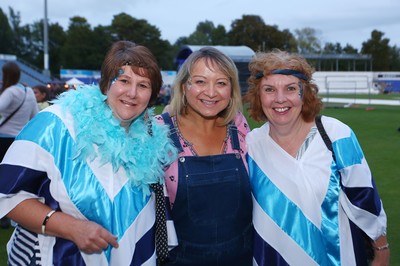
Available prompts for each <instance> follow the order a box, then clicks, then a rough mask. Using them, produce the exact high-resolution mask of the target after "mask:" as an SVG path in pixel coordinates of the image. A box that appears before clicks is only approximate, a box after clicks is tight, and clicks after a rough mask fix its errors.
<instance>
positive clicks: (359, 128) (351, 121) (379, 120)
mask: <svg viewBox="0 0 400 266" xmlns="http://www.w3.org/2000/svg"><path fill="white" fill-rule="evenodd" d="M385 97H389V96H385ZM393 97H400V95H394V96H390V97H389V98H385V99H393ZM374 98H375V97H374ZM369 107H371V106H369ZM159 110H161V109H160V108H157V111H159ZM322 114H324V115H328V116H332V117H335V118H338V119H339V120H341V121H343V122H344V123H346V124H348V125H349V126H350V127H351V128H352V129H353V131H354V132H355V134H356V135H357V137H358V140H359V142H360V143H361V146H362V148H363V151H364V154H365V156H366V158H367V161H368V163H369V165H370V167H371V170H372V173H373V174H374V177H375V182H376V185H377V187H378V191H379V194H380V196H381V198H382V201H383V204H384V208H385V211H386V214H387V216H388V241H389V243H390V250H391V265H400V234H399V232H400V222H397V221H400V212H399V208H400V203H399V202H398V201H397V200H398V198H399V195H400V194H399V190H400V132H399V131H398V130H399V128H400V107H398V106H375V107H374V108H368V109H367V108H365V107H363V106H358V108H337V107H335V108H326V109H325V110H323V112H322ZM248 121H249V124H250V126H251V127H252V128H255V127H258V126H260V124H257V123H254V121H252V120H251V119H248ZM11 232H12V231H11V229H9V230H4V229H0V266H2V265H7V262H6V253H5V245H6V243H7V241H8V239H9V237H10V235H11Z"/></svg>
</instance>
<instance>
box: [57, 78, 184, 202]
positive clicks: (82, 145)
mask: <svg viewBox="0 0 400 266" xmlns="http://www.w3.org/2000/svg"><path fill="white" fill-rule="evenodd" d="M106 99H107V96H105V95H103V94H102V93H101V91H100V89H99V87H98V86H95V85H85V86H81V87H79V88H78V89H77V90H70V91H68V92H66V93H63V94H61V95H60V96H59V98H58V99H57V100H55V101H54V103H55V104H59V105H60V106H61V108H62V110H63V112H65V113H66V112H67V111H68V112H69V113H71V114H72V117H73V119H74V130H75V134H76V145H77V153H76V156H75V158H74V159H79V160H84V161H85V160H86V159H89V160H91V161H92V160H94V159H95V158H96V157H99V159H100V162H101V163H102V164H107V163H111V164H112V167H113V170H114V172H117V171H118V169H119V168H120V167H123V168H124V169H125V171H126V174H127V176H128V178H129V180H130V182H132V184H133V185H134V186H137V187H140V188H141V189H142V191H143V192H144V194H145V195H149V194H150V189H149V185H150V184H152V183H157V182H159V183H164V179H163V176H164V168H165V167H166V166H167V165H169V164H170V163H172V162H173V161H174V160H175V159H176V158H177V150H176V148H175V147H174V145H173V144H172V141H171V140H170V138H169V137H168V135H169V128H168V127H167V126H166V125H161V124H159V123H157V122H156V121H155V119H154V110H153V109H147V111H145V112H143V113H142V114H141V115H140V116H139V117H137V118H136V119H135V120H134V121H133V122H132V124H131V125H130V126H129V129H128V131H126V130H125V128H123V127H121V126H120V121H119V120H118V119H116V118H115V117H114V115H113V113H112V110H111V108H110V107H109V106H108V105H107V104H106V102H105V100H106ZM146 112H147V115H146V114H145V113H146ZM149 120H150V122H151V123H150V122H149ZM149 126H150V127H151V131H152V135H153V136H150V135H149V134H148V131H149Z"/></svg>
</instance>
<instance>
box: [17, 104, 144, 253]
mask: <svg viewBox="0 0 400 266" xmlns="http://www.w3.org/2000/svg"><path fill="white" fill-rule="evenodd" d="M50 121H51V122H50ZM44 124H46V125H49V126H47V127H43V125H44ZM93 130H95V129H93ZM32 132H35V134H32ZM50 132H51V134H50ZM50 136H51V137H50ZM17 139H18V140H28V141H32V142H34V143H37V144H38V145H40V146H41V147H43V148H44V149H45V150H47V151H48V152H49V153H50V154H52V155H53V157H54V159H55V162H54V163H55V164H56V166H57V167H58V168H59V170H60V172H61V176H62V178H63V182H64V185H65V187H66V189H67V193H68V195H69V197H70V199H71V201H72V202H73V203H74V204H75V205H76V206H77V208H78V209H79V210H80V211H81V212H82V214H84V215H85V216H86V217H87V218H88V219H89V220H91V221H94V222H96V223H99V224H101V225H102V226H103V227H105V228H106V229H107V230H109V231H110V232H111V233H113V234H114V235H117V236H118V239H121V238H122V236H123V235H124V233H125V231H126V230H127V229H128V227H129V226H131V224H132V223H133V222H134V221H135V219H136V218H137V216H138V214H139V213H140V211H141V210H142V209H143V208H144V206H145V205H146V203H147V202H148V200H149V198H150V197H149V196H147V197H143V196H142V192H141V191H139V190H138V189H136V188H135V187H133V186H131V185H130V183H129V182H128V183H127V184H125V186H124V187H123V188H122V189H121V191H119V193H118V194H117V195H116V196H115V197H114V198H113V199H110V198H109V196H108V194H107V193H106V191H105V190H104V188H103V187H102V185H101V183H100V182H99V181H98V180H97V178H96V176H95V175H94V174H93V172H92V171H91V169H90V167H89V166H88V165H87V164H86V162H81V161H78V160H73V159H74V155H75V153H74V152H75V151H76V147H75V142H74V140H73V139H72V137H71V135H70V134H69V132H68V129H67V128H66V126H65V125H64V123H63V122H62V121H61V120H60V118H59V117H58V116H56V115H55V114H53V113H50V112H42V113H39V114H38V115H37V116H36V117H35V118H34V119H33V120H32V121H31V123H29V124H28V125H27V127H26V128H25V129H24V130H23V131H22V132H21V134H20V135H19V136H18V138H17ZM77 177H81V178H83V177H84V179H82V180H79V182H77V180H76V178H77ZM83 181H84V182H83ZM126 210H129V212H127V211H126ZM110 251H111V247H109V248H108V249H107V250H106V251H105V253H106V256H107V258H108V260H109V259H110Z"/></svg>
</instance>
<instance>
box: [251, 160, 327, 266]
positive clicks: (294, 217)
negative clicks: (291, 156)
mask: <svg viewBox="0 0 400 266" xmlns="http://www.w3.org/2000/svg"><path fill="white" fill-rule="evenodd" d="M247 162H248V167H249V173H250V174H249V175H250V183H251V186H252V189H253V195H254V197H255V199H256V200H257V202H258V204H259V205H260V207H261V208H262V209H263V210H264V212H265V213H266V214H267V215H268V216H269V217H271V219H272V220H273V221H274V222H275V223H276V224H277V225H278V226H279V227H280V228H281V229H282V230H283V231H284V232H285V233H286V234H287V235H289V236H290V237H291V238H292V239H293V240H294V241H295V242H296V243H297V244H298V245H299V246H300V247H301V248H302V249H303V250H304V251H305V252H306V253H307V254H308V255H309V256H310V257H311V258H313V259H314V260H315V261H316V262H317V263H318V264H320V265H327V264H328V258H327V254H326V251H325V250H323V249H321V247H324V246H325V241H324V239H323V236H322V234H321V232H320V231H319V229H318V228H317V227H316V226H315V225H314V224H313V223H311V222H310V221H309V220H308V219H307V217H305V216H304V214H303V213H302V211H301V210H300V209H299V208H298V207H297V206H296V204H294V203H293V202H292V201H291V200H290V199H288V198H287V197H286V196H285V195H284V194H283V193H282V192H281V191H280V190H279V189H278V188H277V187H276V186H275V185H274V184H273V183H272V182H271V181H270V179H269V178H268V177H267V176H266V175H265V174H264V172H263V171H262V170H261V169H260V168H259V167H258V165H257V163H256V162H255V161H254V160H253V159H252V158H251V157H250V156H249V154H247ZM304 236H307V237H308V238H307V239H304ZM315 251H319V252H315Z"/></svg>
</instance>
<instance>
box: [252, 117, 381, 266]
mask: <svg viewBox="0 0 400 266" xmlns="http://www.w3.org/2000/svg"><path fill="white" fill-rule="evenodd" d="M322 121H323V123H324V126H325V129H326V131H327V133H328V135H329V137H330V138H331V140H332V143H333V148H334V150H335V154H336V156H337V157H338V165H336V163H335V162H334V161H333V160H332V154H331V152H330V151H329V150H328V149H327V148H326V146H325V143H324V142H323V140H322V138H321V136H320V135H319V133H318V134H317V135H316V136H315V137H314V139H313V140H312V141H311V143H310V145H309V147H308V148H307V150H306V151H305V152H304V154H303V156H302V157H301V158H300V159H298V160H296V159H295V158H293V157H291V156H290V155H288V154H287V153H286V152H285V151H284V150H283V149H282V148H280V147H279V145H277V144H276V143H275V142H274V141H273V140H272V139H271V138H270V137H269V133H268V132H269V125H268V123H266V124H265V125H263V126H262V127H261V128H258V129H255V130H253V131H252V132H251V133H249V134H248V136H247V138H246V142H247V144H248V164H249V173H250V181H251V185H252V189H253V194H254V202H253V206H254V207H253V223H254V227H255V231H256V232H255V246H254V259H255V264H256V265H362V264H361V263H366V261H365V256H364V258H363V255H362V254H365V253H363V250H362V249H363V248H364V247H363V246H362V245H360V240H359V239H358V238H357V237H356V233H355V229H354V228H355V226H354V225H356V226H357V227H358V228H361V230H363V231H364V232H366V233H367V234H368V235H369V237H370V238H372V239H376V238H377V237H379V236H380V235H381V234H383V233H384V232H385V231H386V214H385V212H384V210H383V207H382V203H381V201H380V199H379V196H378V194H377V191H376V188H375V184H374V181H373V177H372V174H371V172H370V169H369V167H368V164H367V162H366V160H365V157H364V154H363V152H362V150H361V147H360V145H359V144H358V141H357V139H356V137H355V135H354V133H353V132H352V130H351V129H350V128H349V127H348V126H346V125H344V124H343V123H341V122H340V121H338V120H336V119H333V118H328V117H323V120H322ZM337 171H340V174H341V179H340V177H339V174H338V172H337ZM360 254H361V255H360ZM362 260H364V262H361V261H362Z"/></svg>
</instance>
